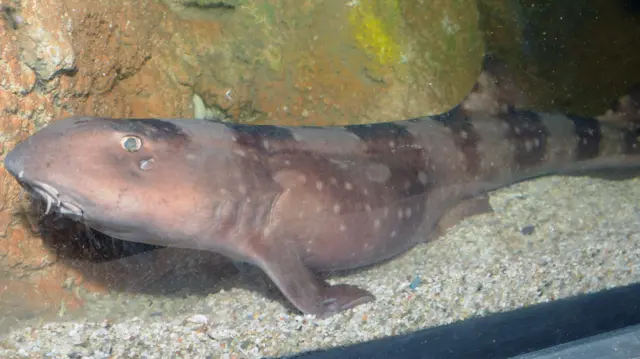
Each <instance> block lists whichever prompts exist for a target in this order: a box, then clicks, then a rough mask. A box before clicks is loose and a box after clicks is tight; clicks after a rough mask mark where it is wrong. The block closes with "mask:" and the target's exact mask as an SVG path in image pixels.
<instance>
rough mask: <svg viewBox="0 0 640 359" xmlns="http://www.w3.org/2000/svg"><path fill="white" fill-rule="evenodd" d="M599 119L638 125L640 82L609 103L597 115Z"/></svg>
mask: <svg viewBox="0 0 640 359" xmlns="http://www.w3.org/2000/svg"><path fill="white" fill-rule="evenodd" d="M597 119H598V120H600V121H607V122H614V123H618V124H634V125H636V126H637V125H640V84H636V85H634V86H632V87H631V89H629V91H627V94H626V95H624V96H622V97H620V98H619V99H617V100H616V101H614V102H613V103H612V104H611V108H610V109H609V110H607V112H605V113H604V114H603V115H600V116H598V117H597Z"/></svg>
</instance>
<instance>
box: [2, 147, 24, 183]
mask: <svg viewBox="0 0 640 359" xmlns="http://www.w3.org/2000/svg"><path fill="white" fill-rule="evenodd" d="M24 159H25V155H24V146H23V145H22V144H18V145H17V146H16V147H15V148H14V149H13V150H11V151H9V153H7V155H6V156H5V157H4V168H5V169H6V170H7V171H8V172H9V173H10V174H11V175H12V176H13V177H15V178H16V179H18V180H19V179H21V178H22V176H23V175H24Z"/></svg>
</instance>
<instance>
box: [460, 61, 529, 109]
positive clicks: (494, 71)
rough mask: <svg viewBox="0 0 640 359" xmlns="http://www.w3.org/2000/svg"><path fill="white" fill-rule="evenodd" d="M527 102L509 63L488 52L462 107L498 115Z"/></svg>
mask: <svg viewBox="0 0 640 359" xmlns="http://www.w3.org/2000/svg"><path fill="white" fill-rule="evenodd" d="M525 104H526V96H525V95H524V93H523V91H522V89H520V87H519V86H518V85H517V84H516V80H515V77H514V76H513V73H512V72H511V71H510V70H509V67H508V66H507V64H506V63H504V62H502V61H500V60H498V59H497V58H496V57H495V56H494V55H492V54H487V55H485V57H484V61H483V63H482V72H481V73H480V76H478V80H477V81H476V84H475V86H474V87H473V90H471V92H470V93H469V94H468V95H467V97H465V99H464V100H463V101H462V103H461V107H462V108H463V109H464V111H467V112H471V113H473V112H484V113H488V114H491V115H497V114H499V113H503V112H506V111H508V110H509V108H521V107H524V106H525Z"/></svg>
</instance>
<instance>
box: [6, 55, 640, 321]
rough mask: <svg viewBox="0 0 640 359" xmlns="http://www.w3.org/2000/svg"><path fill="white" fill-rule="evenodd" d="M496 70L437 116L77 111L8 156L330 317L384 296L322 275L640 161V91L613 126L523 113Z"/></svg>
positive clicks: (79, 213)
mask: <svg viewBox="0 0 640 359" xmlns="http://www.w3.org/2000/svg"><path fill="white" fill-rule="evenodd" d="M492 66H493V65H491V63H490V62H487V63H486V64H485V72H483V74H482V75H481V76H480V78H479V80H478V83H477V85H476V87H475V88H474V90H473V91H472V92H471V93H470V94H469V96H468V97H467V98H466V99H465V100H464V101H463V102H462V103H461V104H460V105H459V106H456V107H455V108H454V109H452V110H451V111H449V112H447V113H445V114H442V115H438V116H432V117H425V118H419V119H413V120H406V121H398V122H390V123H381V124H374V125H353V126H345V127H280V126H254V125H237V124H231V123H225V122H221V121H204V120H187V119H171V120H169V119H121V120H119V119H109V118H93V117H71V118H67V119H62V120H59V121H54V122H52V123H51V124H49V125H48V126H47V127H45V128H44V129H42V130H40V131H39V132H37V133H35V134H34V135H32V136H31V137H29V138H27V139H26V140H25V141H23V142H22V143H20V144H19V145H17V146H16V147H15V148H14V149H13V150H12V151H11V152H10V153H9V154H8V155H7V156H6V158H5V159H4V164H5V167H6V169H7V170H8V171H9V172H10V173H11V174H12V175H13V176H14V177H16V179H17V180H18V181H19V182H20V183H21V185H22V186H24V187H25V188H26V189H27V190H29V191H30V192H32V193H34V194H35V195H38V196H40V197H42V198H43V199H44V200H45V201H47V204H48V210H49V209H53V210H56V211H58V212H60V213H62V214H64V215H69V216H72V217H75V218H76V219H77V220H80V221H83V222H85V223H86V224H88V225H89V226H91V227H93V228H95V229H97V230H99V231H102V232H104V233H105V234H108V235H111V236H113V237H116V238H120V239H123V240H127V241H134V242H144V243H151V244H160V245H163V246H175V247H183V248H192V249H200V250H209V251H215V252H219V253H222V254H224V255H226V256H229V257H231V258H234V259H237V260H242V261H247V262H250V263H253V264H255V265H257V266H259V267H260V268H262V269H263V270H264V271H265V272H266V273H267V274H268V275H269V277H270V278H271V279H272V280H273V281H274V282H275V284H276V285H277V286H278V288H279V289H280V290H281V291H282V292H283V293H284V295H285V296H286V297H287V298H288V300H290V301H291V303H293V304H294V305H295V306H296V307H297V308H298V309H299V310H300V311H302V312H304V313H309V314H315V315H317V316H319V317H327V316H329V315H332V314H334V313H337V312H340V311H342V310H346V309H348V308H352V307H354V306H356V305H359V304H362V303H365V302H369V301H371V300H373V299H374V297H373V295H372V294H370V293H369V292H368V291H366V290H364V289H361V288H358V287H355V286H351V285H347V284H339V285H329V284H328V283H327V282H325V281H324V280H322V279H320V278H319V277H318V276H317V275H316V274H315V272H316V271H331V270H336V269H347V268H355V267H360V266H364V265H368V264H373V263H377V262H380V261H382V260H385V259H388V258H391V257H393V256H395V255H398V254H400V253H402V252H405V251H407V250H408V249H410V248H411V247H413V246H414V245H416V244H418V243H420V242H423V241H425V240H428V239H430V238H433V237H434V236H435V235H436V234H437V233H438V232H439V231H441V230H442V229H443V228H446V227H448V226H451V225H453V224H455V223H456V222H457V221H459V220H460V219H462V218H464V217H465V216H469V215H472V214H474V213H478V212H482V211H486V210H490V207H489V206H488V202H487V201H486V197H483V196H482V195H483V194H484V193H486V192H487V191H490V190H493V189H495V188H498V187H500V186H504V185H508V184H511V183H514V182H517V181H521V180H524V179H528V178H532V177H535V176H540V175H545V174H549V173H559V172H569V171H575V170H587V169H601V168H606V167H627V166H637V165H638V164H640V148H639V147H638V145H639V143H638V140H639V138H638V135H640V130H639V128H640V127H639V126H638V125H637V124H636V121H638V120H639V119H640V114H639V112H638V111H639V109H640V105H639V99H640V96H639V94H640V91H637V90H636V91H635V92H632V93H631V94H630V95H627V96H626V97H624V98H622V99H621V100H620V101H618V102H617V104H616V106H615V107H614V108H613V109H612V110H610V111H609V112H607V113H606V114H605V115H603V116H602V117H601V118H600V120H601V121H598V120H596V119H590V118H582V117H577V116H568V115H562V114H542V113H536V112H532V111H526V110H521V109H517V108H516V107H514V106H513V105H518V104H519V102H520V100H519V99H518V96H517V95H519V92H518V91H517V89H513V88H509V82H508V81H507V80H505V79H501V78H500V77H499V75H500V73H499V69H498V67H497V65H496V66H493V67H492ZM492 71H493V73H492Z"/></svg>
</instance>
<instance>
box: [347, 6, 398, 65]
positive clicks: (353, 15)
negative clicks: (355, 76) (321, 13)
mask: <svg viewBox="0 0 640 359" xmlns="http://www.w3.org/2000/svg"><path fill="white" fill-rule="evenodd" d="M349 6H350V7H351V10H350V12H349V22H350V23H351V25H352V27H353V31H354V37H355V39H356V41H357V43H358V45H359V46H360V47H361V48H362V49H364V51H365V52H366V53H367V54H368V55H369V56H371V57H372V58H373V59H375V60H376V61H377V62H378V63H379V64H380V65H393V64H397V63H399V62H401V60H402V58H403V55H404V46H403V44H402V36H401V29H402V24H403V19H402V13H401V10H400V6H399V4H398V1H397V0H353V1H351V2H350V3H349Z"/></svg>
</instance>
